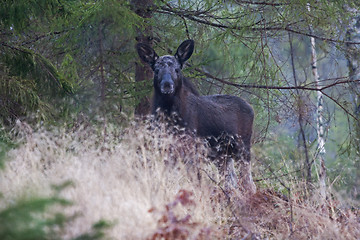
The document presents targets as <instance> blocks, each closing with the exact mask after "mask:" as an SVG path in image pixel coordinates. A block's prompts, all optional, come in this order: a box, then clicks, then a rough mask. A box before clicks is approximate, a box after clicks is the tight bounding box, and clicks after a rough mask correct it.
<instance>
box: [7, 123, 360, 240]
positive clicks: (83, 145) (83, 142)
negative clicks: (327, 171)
mask: <svg viewBox="0 0 360 240" xmlns="http://www.w3.org/2000/svg"><path fill="white" fill-rule="evenodd" d="M15 133H16V135H17V139H18V140H19V141H20V142H22V144H21V145H20V146H19V147H18V148H16V149H14V150H12V151H11V152H9V161H8V162H7V163H6V168H5V170H4V171H0V189H1V192H2V193H3V195H4V199H3V201H2V202H1V203H0V209H1V208H4V207H6V206H7V205H9V204H11V203H12V202H13V201H15V200H16V199H19V198H24V197H27V196H32V195H33V194H41V195H45V196H46V195H50V194H51V192H52V190H51V185H52V184H61V183H63V182H64V181H67V180H71V181H72V182H73V183H74V185H73V186H72V187H68V188H66V189H64V190H63V191H62V193H61V194H62V196H63V197H65V198H66V199H70V200H71V201H73V202H74V205H73V206H71V207H69V208H66V209H64V210H63V211H65V212H66V213H67V214H69V215H73V214H78V217H77V218H75V219H74V220H73V222H71V224H69V226H67V227H66V230H65V232H64V239H69V238H71V237H74V236H77V235H78V234H80V233H82V232H84V231H86V230H88V229H90V228H91V225H92V224H93V223H94V222H96V221H98V220H100V219H105V220H108V221H112V222H113V223H114V226H113V227H112V228H111V229H110V230H109V232H108V235H109V236H110V237H112V238H113V239H175V238H178V239H226V238H228V239H230V238H231V239H242V238H244V239H262V238H270V239H356V237H357V236H360V224H359V215H357V214H356V213H353V212H351V211H345V210H343V211H342V212H341V213H340V212H339V211H338V209H337V206H333V208H332V209H333V210H334V209H335V211H330V212H331V214H324V213H322V212H321V211H319V206H318V205H316V204H309V203H305V202H299V201H296V199H295V198H293V199H292V201H291V204H290V202H289V200H288V199H285V198H283V197H281V196H279V195H278V194H276V193H275V192H273V191H271V190H259V191H258V192H257V193H256V194H255V195H254V196H251V197H249V196H242V195H241V194H240V193H236V192H233V193H232V194H231V199H228V198H227V196H226V195H225V194H224V192H223V191H222V189H221V188H220V187H219V185H217V184H216V183H215V182H221V177H220V176H219V174H218V172H217V170H216V168H215V167H214V166H213V165H212V164H209V163H208V162H207V159H206V157H205V156H206V149H205V148H204V146H203V145H202V144H201V143H200V142H199V141H196V140H193V139H191V138H190V137H189V136H187V135H183V134H178V135H173V134H172V133H171V132H169V131H168V130H167V127H166V126H164V125H159V126H157V127H156V129H153V128H150V127H149V124H148V123H139V122H137V123H134V124H133V125H132V126H129V127H128V128H127V129H126V130H123V131H122V130H118V129H116V128H115V127H112V126H107V128H106V132H105V131H104V130H103V129H102V130H98V129H95V128H92V127H89V126H87V127H85V125H83V126H82V127H80V128H78V129H76V130H72V131H69V130H66V129H61V128H57V129H53V130H44V129H39V130H36V131H33V130H32V129H31V128H30V127H29V126H27V125H26V124H23V123H19V124H18V126H17V128H16V131H15ZM204 172H206V173H207V174H205V173H204ZM199 173H201V180H200V181H199V179H198V177H199ZM208 174H209V175H208ZM214 181H215V182H214ZM329 215H330V217H329Z"/></svg>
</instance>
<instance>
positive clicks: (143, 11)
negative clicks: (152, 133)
mask: <svg viewBox="0 0 360 240" xmlns="http://www.w3.org/2000/svg"><path fill="white" fill-rule="evenodd" d="M131 5H132V7H133V10H134V11H135V13H136V14H137V15H139V16H140V17H142V18H143V19H144V22H145V24H147V21H148V20H149V19H150V18H151V17H152V12H151V7H152V5H153V1H152V0H132V1H131ZM152 39H153V38H152V28H151V26H149V25H147V26H146V27H145V28H144V29H142V30H141V29H137V37H136V41H137V42H141V43H146V44H148V45H150V46H151V45H152ZM135 64H136V65H135V82H136V87H137V88H138V89H137V90H138V92H141V91H142V90H143V88H145V87H146V86H147V85H148V84H146V82H145V81H150V80H151V79H152V77H153V73H152V70H151V68H150V67H149V66H148V65H147V64H145V63H141V62H140V59H139V60H138V62H136V63H135ZM140 97H141V98H140V101H139V103H138V105H137V106H136V107H135V115H138V116H144V115H147V114H149V112H150V99H149V97H147V96H140Z"/></svg>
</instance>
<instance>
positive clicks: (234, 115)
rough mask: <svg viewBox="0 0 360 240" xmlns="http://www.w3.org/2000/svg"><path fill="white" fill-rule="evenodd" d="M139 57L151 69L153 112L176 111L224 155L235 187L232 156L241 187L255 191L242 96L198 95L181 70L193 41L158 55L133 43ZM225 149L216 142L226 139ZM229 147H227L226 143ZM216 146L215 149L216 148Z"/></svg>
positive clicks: (248, 112) (249, 112)
mask: <svg viewBox="0 0 360 240" xmlns="http://www.w3.org/2000/svg"><path fill="white" fill-rule="evenodd" d="M136 48H137V51H138V54H139V56H140V58H141V59H142V60H143V61H144V62H145V63H147V64H149V65H150V66H151V68H152V70H153V71H154V96H153V102H152V113H153V114H154V115H156V114H157V112H158V111H160V112H162V113H164V114H166V115H169V116H170V115H173V114H175V115H176V116H177V117H179V119H180V124H182V125H183V126H184V127H186V128H187V129H189V130H191V131H195V132H196V134H197V135H198V136H200V137H204V138H207V139H208V142H209V144H210V146H211V147H212V149H214V151H213V152H217V153H218V154H217V155H219V154H220V155H222V156H226V159H227V161H226V163H227V164H226V165H227V169H228V176H229V179H230V180H229V181H230V182H231V183H232V185H235V186H237V180H236V174H235V170H234V167H233V159H235V160H238V161H240V163H241V164H240V165H241V167H240V177H241V180H242V181H241V183H242V185H243V188H244V189H245V190H246V191H249V192H252V193H253V192H255V191H256V189H255V184H254V183H253V181H252V177H251V169H250V147H251V135H252V125H253V120H254V112H253V109H252V107H251V106H250V105H249V104H248V103H247V102H246V101H245V100H243V99H241V98H239V97H236V96H230V95H209V96H200V95H199V93H198V92H197V90H196V89H195V87H194V86H193V85H192V83H191V82H190V81H189V80H188V79H187V78H185V77H184V76H183V75H182V72H181V69H182V67H183V65H184V63H185V61H186V60H188V59H189V58H190V56H191V55H192V53H193V50H194V42H193V41H192V40H186V41H184V42H183V43H182V44H181V45H180V46H179V48H178V49H177V52H176V54H175V55H174V56H170V55H165V56H161V57H159V56H158V55H157V54H156V53H155V51H154V50H153V49H152V48H151V47H150V46H148V45H145V44H142V43H139V44H137V45H136ZM229 139H231V141H230V144H229V145H228V146H227V147H225V150H223V151H219V144H220V145H221V144H224V142H225V141H226V142H229ZM230 145H231V146H232V147H229V146H230ZM215 149H216V150H215Z"/></svg>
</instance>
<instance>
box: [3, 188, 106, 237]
mask: <svg viewBox="0 0 360 240" xmlns="http://www.w3.org/2000/svg"><path fill="white" fill-rule="evenodd" d="M69 185H71V182H65V183H63V184H62V185H59V186H54V190H55V193H54V194H53V196H52V197H31V198H24V199H20V200H17V201H16V202H15V203H13V204H11V205H9V206H6V207H5V208H3V209H0V239H3V240H41V239H44V240H45V239H54V240H55V239H63V238H62V234H63V231H64V230H65V229H66V226H67V225H69V224H71V221H73V220H74V218H76V216H68V215H65V214H64V213H63V212H62V211H63V209H65V208H66V207H69V206H70V205H71V202H70V201H68V200H65V199H63V198H61V197H60V196H59V193H60V192H61V191H62V190H63V189H64V188H65V187H68V186H69ZM58 209H61V211H60V210H58ZM109 227H111V225H110V224H109V223H107V222H106V221H104V220H100V221H99V222H97V223H95V224H94V225H93V226H92V229H91V230H89V232H85V233H83V234H81V235H80V236H78V237H76V238H74V240H97V239H104V238H105V236H106V235H105V230H106V229H108V228H109Z"/></svg>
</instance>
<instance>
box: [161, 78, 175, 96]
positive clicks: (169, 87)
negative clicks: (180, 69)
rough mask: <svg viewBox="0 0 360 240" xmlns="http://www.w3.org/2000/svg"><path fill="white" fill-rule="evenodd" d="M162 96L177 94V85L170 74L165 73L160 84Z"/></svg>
mask: <svg viewBox="0 0 360 240" xmlns="http://www.w3.org/2000/svg"><path fill="white" fill-rule="evenodd" d="M160 91H161V93H162V94H166V95H171V94H173V93H174V92H175V84H174V81H173V79H172V77H171V75H170V74H169V73H165V74H164V76H163V77H162V79H161V82H160Z"/></svg>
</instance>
